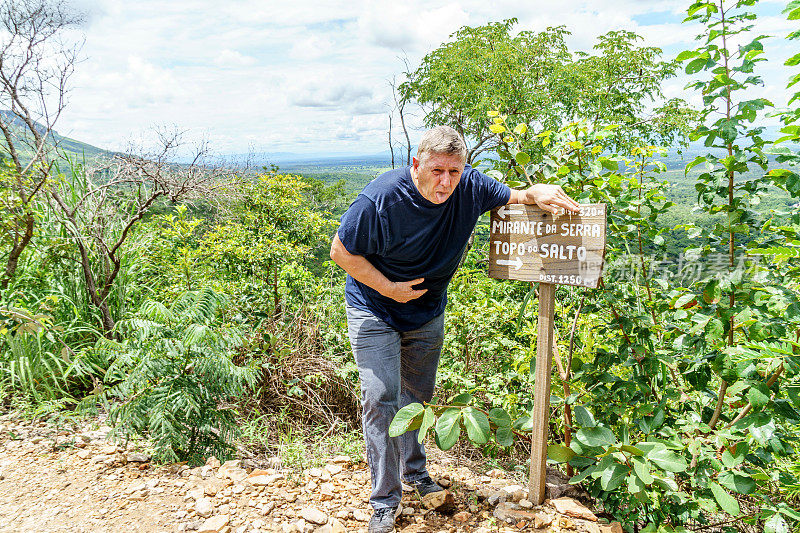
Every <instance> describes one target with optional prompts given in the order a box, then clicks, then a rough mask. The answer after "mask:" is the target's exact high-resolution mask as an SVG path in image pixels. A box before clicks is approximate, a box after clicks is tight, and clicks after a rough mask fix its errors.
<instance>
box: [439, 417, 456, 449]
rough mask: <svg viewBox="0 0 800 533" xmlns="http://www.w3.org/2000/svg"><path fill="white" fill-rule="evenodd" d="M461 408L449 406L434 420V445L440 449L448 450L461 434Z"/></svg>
mask: <svg viewBox="0 0 800 533" xmlns="http://www.w3.org/2000/svg"><path fill="white" fill-rule="evenodd" d="M460 421H461V409H459V408H458V407H451V408H449V409H447V410H446V411H445V412H444V413H442V416H440V417H439V420H437V421H436V445H437V446H438V447H439V448H440V449H442V450H449V449H450V448H452V447H453V445H454V444H455V443H456V441H458V437H459V436H460V435H461V424H460Z"/></svg>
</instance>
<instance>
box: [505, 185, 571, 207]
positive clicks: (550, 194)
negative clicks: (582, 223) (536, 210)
mask: <svg viewBox="0 0 800 533" xmlns="http://www.w3.org/2000/svg"><path fill="white" fill-rule="evenodd" d="M508 203H509V204H528V205H538V206H539V207H541V208H542V209H544V210H545V211H549V212H551V213H554V214H555V213H557V212H558V209H559V208H561V207H563V208H564V209H566V210H567V211H572V212H573V213H577V212H578V211H579V210H580V204H578V202H576V201H575V200H573V199H572V198H570V197H569V196H567V193H565V192H564V189H562V188H561V186H560V185H550V184H547V183H537V184H535V185H532V186H530V187H528V188H527V189H525V190H522V191H518V190H515V189H511V197H510V198H509V200H508Z"/></svg>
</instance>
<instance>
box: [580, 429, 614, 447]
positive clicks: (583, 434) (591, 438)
mask: <svg viewBox="0 0 800 533" xmlns="http://www.w3.org/2000/svg"><path fill="white" fill-rule="evenodd" d="M575 439H576V440H577V441H578V442H580V443H581V444H585V445H586V446H589V447H592V448H596V447H603V446H611V445H612V444H616V442H617V438H616V437H615V436H614V434H613V433H612V432H611V430H610V429H608V428H604V427H585V428H581V429H579V430H578V431H577V433H575Z"/></svg>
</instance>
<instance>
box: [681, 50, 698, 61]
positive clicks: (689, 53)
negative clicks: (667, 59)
mask: <svg viewBox="0 0 800 533" xmlns="http://www.w3.org/2000/svg"><path fill="white" fill-rule="evenodd" d="M699 54H700V52H696V51H694V50H684V51H683V52H681V53H680V54H678V57H676V58H675V61H686V60H687V59H689V58H692V57H697V56H698V55H699Z"/></svg>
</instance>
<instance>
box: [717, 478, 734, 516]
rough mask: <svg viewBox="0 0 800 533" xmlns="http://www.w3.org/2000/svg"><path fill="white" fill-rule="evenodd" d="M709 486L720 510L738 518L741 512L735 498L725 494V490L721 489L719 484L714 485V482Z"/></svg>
mask: <svg viewBox="0 0 800 533" xmlns="http://www.w3.org/2000/svg"><path fill="white" fill-rule="evenodd" d="M709 486H710V487H711V493H712V494H713V495H714V499H715V500H717V503H718V504H719V506H720V508H721V509H722V510H723V511H725V512H726V513H728V514H729V515H731V516H738V515H739V512H740V511H739V502H737V501H736V499H735V498H734V497H733V496H731V495H730V494H728V493H727V492H725V489H723V488H722V487H720V485H719V483H714V482H713V481H712V482H711V483H709Z"/></svg>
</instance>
